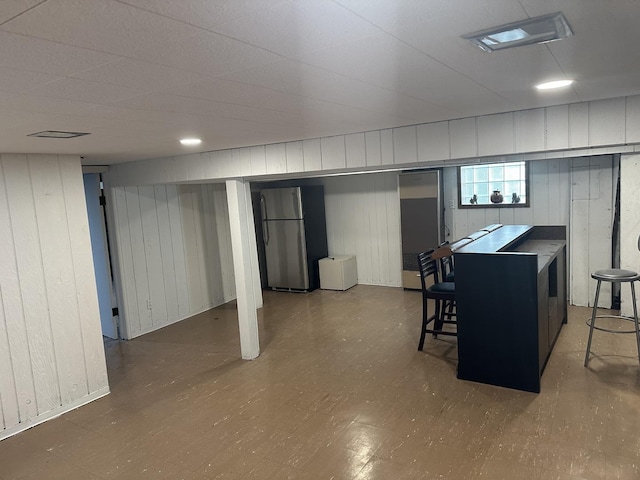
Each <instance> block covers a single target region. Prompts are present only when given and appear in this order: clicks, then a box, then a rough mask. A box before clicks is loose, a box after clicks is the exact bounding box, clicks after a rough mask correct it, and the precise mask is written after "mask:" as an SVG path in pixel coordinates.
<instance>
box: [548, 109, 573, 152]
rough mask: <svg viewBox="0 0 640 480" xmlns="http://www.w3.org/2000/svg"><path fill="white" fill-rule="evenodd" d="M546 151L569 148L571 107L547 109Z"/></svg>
mask: <svg viewBox="0 0 640 480" xmlns="http://www.w3.org/2000/svg"><path fill="white" fill-rule="evenodd" d="M545 118H546V128H545V130H546V131H545V136H546V145H545V147H546V149H547V150H560V149H563V148H568V147H569V106H568V105H558V106H556V107H547V108H545Z"/></svg>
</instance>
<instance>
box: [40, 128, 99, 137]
mask: <svg viewBox="0 0 640 480" xmlns="http://www.w3.org/2000/svg"><path fill="white" fill-rule="evenodd" d="M83 135H89V133H83V132H61V131H58V130H45V131H44V132H38V133H30V134H29V135H27V137H42V138H75V137H82V136H83Z"/></svg>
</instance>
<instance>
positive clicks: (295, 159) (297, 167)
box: [225, 142, 304, 201]
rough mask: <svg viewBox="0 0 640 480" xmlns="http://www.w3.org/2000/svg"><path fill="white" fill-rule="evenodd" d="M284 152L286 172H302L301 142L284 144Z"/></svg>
mask: <svg viewBox="0 0 640 480" xmlns="http://www.w3.org/2000/svg"><path fill="white" fill-rule="evenodd" d="M285 151H286V153H287V172H290V173H291V172H303V171H304V156H303V154H302V142H288V143H286V144H285ZM225 201H226V200H225Z"/></svg>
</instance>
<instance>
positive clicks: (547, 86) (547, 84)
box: [536, 80, 573, 90]
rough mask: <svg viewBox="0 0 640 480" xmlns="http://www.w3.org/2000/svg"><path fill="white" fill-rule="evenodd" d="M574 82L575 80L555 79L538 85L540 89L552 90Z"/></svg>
mask: <svg viewBox="0 0 640 480" xmlns="http://www.w3.org/2000/svg"><path fill="white" fill-rule="evenodd" d="M572 83H573V80H555V81H553V82H545V83H540V84H538V85H536V88H537V89H538V90H551V89H553V88H562V87H568V86H569V85H571V84H572Z"/></svg>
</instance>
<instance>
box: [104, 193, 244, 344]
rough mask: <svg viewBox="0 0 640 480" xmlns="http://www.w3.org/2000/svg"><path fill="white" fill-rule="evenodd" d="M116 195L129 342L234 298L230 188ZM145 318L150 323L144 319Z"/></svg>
mask: <svg viewBox="0 0 640 480" xmlns="http://www.w3.org/2000/svg"><path fill="white" fill-rule="evenodd" d="M112 195H113V197H114V215H115V221H114V224H115V225H116V229H115V230H116V237H117V251H118V252H117V253H118V254H117V258H118V262H119V267H120V268H119V270H120V274H121V277H122V280H121V282H122V287H123V288H122V290H123V292H122V299H121V303H122V305H123V306H124V307H125V312H124V313H125V319H124V321H123V327H124V329H123V336H124V337H125V338H134V337H137V336H139V335H142V334H144V333H148V332H150V331H153V330H156V329H158V328H161V327H163V326H166V325H169V324H171V323H173V322H176V321H179V320H182V319H184V318H186V317H188V316H190V315H194V314H197V313H200V312H202V311H203V310H205V309H208V308H211V307H213V306H217V305H220V304H222V303H224V302H227V301H230V300H232V299H233V298H235V287H234V285H233V282H234V277H233V263H232V260H231V241H230V239H229V235H230V234H229V221H228V213H227V211H226V198H225V192H224V186H223V185H220V184H216V185H214V184H189V185H180V186H177V185H166V186H162V185H156V186H150V187H146V186H140V187H127V189H120V188H115V189H112ZM221 199H222V200H221ZM140 239H142V240H140ZM136 252H137V253H136ZM229 284H231V285H229ZM149 307H151V308H149ZM129 310H132V311H134V312H135V313H136V315H130V314H129ZM144 315H148V316H149V319H150V321H149V319H144V318H143V319H142V320H144V321H139V320H140V318H141V317H142V316H144Z"/></svg>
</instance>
